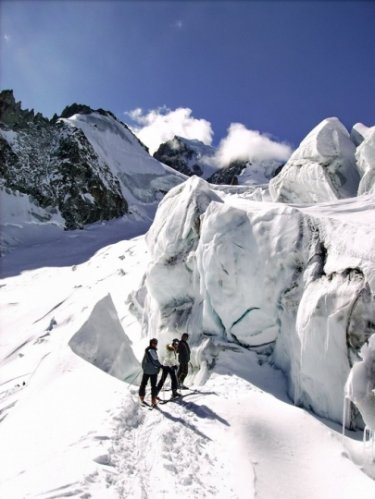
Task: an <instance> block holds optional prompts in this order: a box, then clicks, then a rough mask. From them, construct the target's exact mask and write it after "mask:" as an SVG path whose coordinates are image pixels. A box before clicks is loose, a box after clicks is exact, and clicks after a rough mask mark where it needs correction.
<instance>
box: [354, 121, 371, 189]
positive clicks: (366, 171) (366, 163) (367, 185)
mask: <svg viewBox="0 0 375 499" xmlns="http://www.w3.org/2000/svg"><path fill="white" fill-rule="evenodd" d="M363 135H364V139H363V141H362V142H361V144H360V145H359V146H358V148H357V150H356V154H355V156H356V160H357V165H358V169H359V171H360V173H361V176H362V178H361V181H360V183H359V187H358V195H361V194H375V127H371V128H368V129H366V130H365V131H364V132H363Z"/></svg>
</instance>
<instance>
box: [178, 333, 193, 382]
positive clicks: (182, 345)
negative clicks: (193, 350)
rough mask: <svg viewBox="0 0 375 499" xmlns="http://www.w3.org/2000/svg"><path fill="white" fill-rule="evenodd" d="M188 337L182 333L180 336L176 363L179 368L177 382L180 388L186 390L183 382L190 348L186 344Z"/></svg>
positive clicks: (186, 371)
mask: <svg viewBox="0 0 375 499" xmlns="http://www.w3.org/2000/svg"><path fill="white" fill-rule="evenodd" d="M188 339H189V335H188V334H187V333H184V334H183V335H182V336H181V341H180V342H179V344H178V350H177V351H178V362H179V364H180V367H179V368H178V372H177V381H178V384H179V386H180V388H182V389H185V390H187V389H188V387H187V386H185V385H184V380H185V378H186V376H187V374H188V372H189V361H190V347H189V344H188V342H187V340H188Z"/></svg>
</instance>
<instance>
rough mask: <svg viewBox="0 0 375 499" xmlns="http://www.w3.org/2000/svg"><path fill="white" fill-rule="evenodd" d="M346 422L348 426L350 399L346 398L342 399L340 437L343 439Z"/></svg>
mask: <svg viewBox="0 0 375 499" xmlns="http://www.w3.org/2000/svg"><path fill="white" fill-rule="evenodd" d="M346 422H348V424H350V398H349V397H348V396H345V397H344V406H343V413H342V435H343V436H344V437H345V427H346Z"/></svg>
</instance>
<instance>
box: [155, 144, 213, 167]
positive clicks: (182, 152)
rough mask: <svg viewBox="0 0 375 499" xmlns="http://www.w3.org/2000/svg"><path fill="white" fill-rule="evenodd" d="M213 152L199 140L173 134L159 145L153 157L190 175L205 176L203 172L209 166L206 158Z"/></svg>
mask: <svg viewBox="0 0 375 499" xmlns="http://www.w3.org/2000/svg"><path fill="white" fill-rule="evenodd" d="M213 154H214V149H213V148H212V147H210V146H207V145H205V144H203V142H200V141H199V140H189V139H185V138H182V137H178V136H175V137H174V138H173V139H172V140H168V141H167V142H165V143H164V144H161V145H160V146H159V149H158V150H157V151H156V152H155V153H154V158H156V159H157V160H159V161H161V162H162V163H165V164H166V165H168V166H170V167H171V168H174V169H175V170H177V171H179V172H181V173H183V174H184V175H187V176H189V177H191V176H192V175H198V176H205V175H204V172H205V170H206V169H207V168H208V169H209V170H210V167H209V166H208V164H207V158H210V157H211V156H213Z"/></svg>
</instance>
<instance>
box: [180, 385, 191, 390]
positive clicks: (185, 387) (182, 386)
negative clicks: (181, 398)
mask: <svg viewBox="0 0 375 499" xmlns="http://www.w3.org/2000/svg"><path fill="white" fill-rule="evenodd" d="M179 388H180V390H190V388H189V387H188V386H186V385H182V384H181V385H180V386H179Z"/></svg>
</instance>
